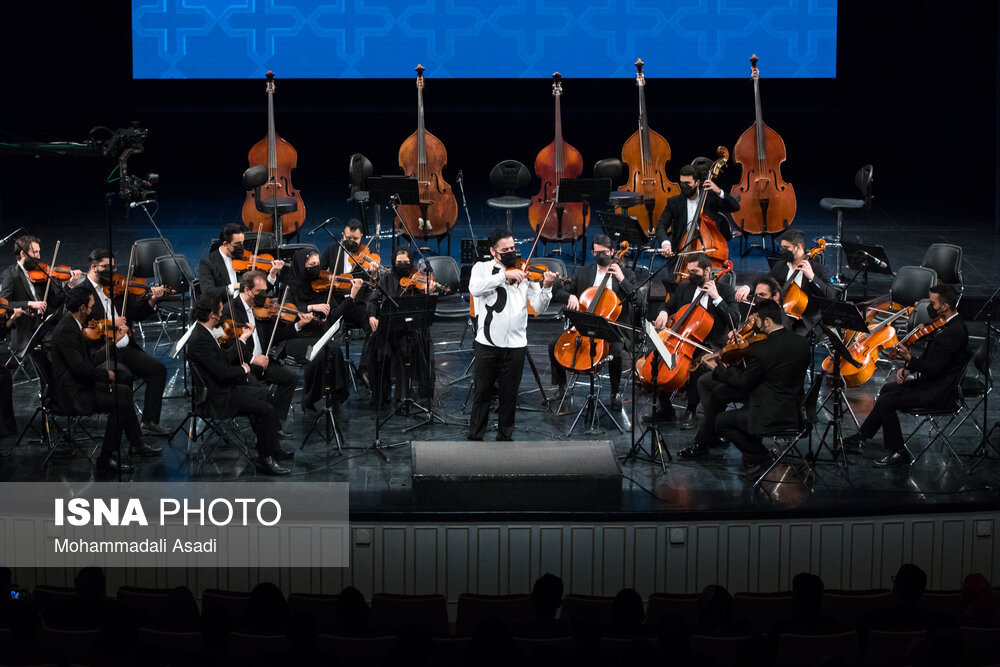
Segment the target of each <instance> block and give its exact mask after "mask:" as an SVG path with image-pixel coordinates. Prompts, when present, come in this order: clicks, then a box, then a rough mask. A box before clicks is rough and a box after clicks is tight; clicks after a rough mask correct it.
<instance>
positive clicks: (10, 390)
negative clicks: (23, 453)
mask: <svg viewBox="0 0 1000 667" xmlns="http://www.w3.org/2000/svg"><path fill="white" fill-rule="evenodd" d="M2 316H3V318H4V319H3V320H2V321H0V339H3V338H6V337H7V334H8V333H9V332H10V330H11V329H13V328H14V327H15V326H17V320H18V318H21V317H24V309H23V308H12V307H10V305H8V306H7V310H5V311H4V314H3V315H2ZM12 435H17V421H16V420H15V419H14V378H13V377H11V374H10V371H9V370H7V365H6V364H5V363H0V438H6V437H8V436H12ZM0 456H9V453H8V452H6V451H3V452H0Z"/></svg>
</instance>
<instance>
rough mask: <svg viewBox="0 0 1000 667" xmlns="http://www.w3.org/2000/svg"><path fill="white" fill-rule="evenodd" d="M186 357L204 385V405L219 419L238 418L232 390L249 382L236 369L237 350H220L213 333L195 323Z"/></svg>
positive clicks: (242, 372) (238, 361)
mask: <svg viewBox="0 0 1000 667" xmlns="http://www.w3.org/2000/svg"><path fill="white" fill-rule="evenodd" d="M187 355H188V359H190V360H191V363H192V364H194V366H195V368H196V369H197V371H198V374H199V376H200V378H201V380H202V381H203V382H204V384H205V389H206V390H207V393H206V397H205V399H204V402H205V403H208V405H209V406H211V408H212V410H213V412H214V413H215V414H216V415H218V416H219V417H228V416H232V415H235V414H237V411H238V410H237V408H238V406H235V405H232V393H233V388H234V387H243V386H246V385H247V384H248V383H250V382H251V380H250V375H249V374H248V373H247V372H246V371H244V370H243V367H242V366H240V365H239V363H240V359H239V352H238V351H237V349H236V346H235V345H231V346H229V347H228V348H222V347H220V346H219V344H218V343H217V342H216V340H215V337H214V336H212V333H211V332H210V331H209V330H208V329H206V328H205V326H204V325H203V324H201V323H200V322H198V323H196V324H195V325H194V330H193V331H192V332H191V337H190V338H189V339H188V342H187ZM247 361H249V359H247Z"/></svg>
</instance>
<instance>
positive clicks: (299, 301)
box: [285, 250, 364, 412]
mask: <svg viewBox="0 0 1000 667" xmlns="http://www.w3.org/2000/svg"><path fill="white" fill-rule="evenodd" d="M319 273H320V258H319V253H318V252H316V251H314V250H299V251H298V252H296V253H295V256H294V257H292V266H291V269H290V270H289V271H288V278H287V280H288V288H289V289H288V298H289V299H290V300H291V301H292V302H293V303H295V305H296V306H297V307H298V308H299V310H303V309H305V310H306V311H307V312H310V313H312V314H313V315H314V317H313V320H312V322H309V323H308V324H306V325H304V326H303V327H302V328H301V329H300V330H299V335H298V336H296V337H294V338H290V339H289V340H288V341H286V342H285V353H286V354H288V355H289V356H290V357H293V358H294V359H296V360H298V361H299V362H301V363H303V364H305V367H304V368H303V384H302V410H303V412H314V411H315V410H316V401H318V400H319V399H320V398H322V397H323V391H324V389H325V388H326V387H327V386H329V388H330V392H331V396H332V398H333V409H334V410H339V409H340V405H341V403H343V402H344V401H346V400H347V396H348V388H349V387H350V385H351V378H350V375H349V374H348V370H347V363H346V362H345V361H344V355H343V353H342V352H341V350H340V344H339V342H338V341H337V336H334V337H333V338H331V339H330V342H329V343H327V351H328V354H327V355H317V356H316V358H315V359H313V360H312V361H309V360H308V358H307V353H308V350H309V348H310V347H312V345H313V344H314V343H315V342H316V341H317V340H318V339H319V338H320V337H321V336H322V335H323V334H324V333H325V332H326V330H327V328H329V327H331V326H334V324H335V323H336V322H337V321H338V320H340V319H341V318H342V317H344V315H345V314H346V313H348V312H350V311H352V310H358V309H360V310H362V312H364V306H363V304H358V294H359V293H360V292H361V290H362V289H363V284H364V281H363V280H361V279H360V278H354V279H353V280H351V286H350V291H349V293H348V294H347V296H346V297H343V298H341V299H340V300H339V303H337V304H336V306H334V307H333V308H331V307H330V304H329V303H328V302H327V295H328V293H329V290H328V289H323V290H317V289H315V288H314V287H313V281H314V280H317V279H318V278H319ZM324 370H325V372H326V377H325V378H324ZM324 380H325V381H324Z"/></svg>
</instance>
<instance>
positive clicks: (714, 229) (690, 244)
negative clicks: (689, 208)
mask: <svg viewBox="0 0 1000 667" xmlns="http://www.w3.org/2000/svg"><path fill="white" fill-rule="evenodd" d="M715 154H716V155H718V156H719V157H718V159H717V160H716V161H715V162H713V163H712V167H711V168H710V169H709V173H708V178H709V179H711V180H713V181H714V180H715V178H716V177H717V176H718V175H719V173H721V172H722V168H723V167H725V166H726V162H727V161H728V160H729V150H728V149H726V147H725V146H719V147H718V148H716V149H715ZM707 198H708V191H707V190H705V189H704V188H702V189H701V192H700V193H699V194H698V208H697V209H695V214H694V217H693V218H692V219H691V221H690V222H688V225H687V227H686V228H685V230H684V236H682V237H681V247H680V248H677V254H682V253H685V254H686V253H688V252H692V251H693V252H704V253H705V254H706V255H708V256H709V257H710V258H711V259H712V266H717V267H719V266H726V263H727V262H729V242H728V241H727V240H726V237H725V236H723V235H722V232H720V231H719V227H718V226H717V225H716V224H715V220H713V219H712V216H710V215H708V214H707V213H705V200H706V199H707ZM676 268H677V272H680V265H679V264H678V267H676Z"/></svg>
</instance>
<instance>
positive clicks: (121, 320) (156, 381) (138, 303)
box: [80, 248, 170, 436]
mask: <svg viewBox="0 0 1000 667" xmlns="http://www.w3.org/2000/svg"><path fill="white" fill-rule="evenodd" d="M113 259H114V258H113V257H112V256H111V253H110V252H108V251H107V250H105V249H103V248H95V249H94V250H91V251H90V254H89V255H88V256H87V260H88V262H89V268H88V269H87V275H86V278H85V279H84V280H81V281H80V285H81V286H83V287H84V288H85V289H87V290H88V291H89V292H90V293H91V294H92V295H93V296H94V308H93V312H92V313H91V319H95V320H102V321H103V320H106V319H112V318H113V319H114V321H115V326H116V327H117V330H118V331H117V333H120V334H122V338H121V340H119V341H118V342H117V343H114V344H113V345H111V346H110V348H111V349H113V350H114V354H115V358H116V360H117V362H118V382H119V384H127V385H128V386H130V387H131V386H132V382H133V378H134V377H139V378H142V379H143V380H144V381H145V382H146V393H145V401H144V402H143V404H142V424H141V428H142V434H143V435H152V436H167V435H170V430H169V429H166V428H163V427H162V426H160V413H161V410H162V407H163V390H164V388H165V387H166V386H167V367H166V366H164V365H163V364H162V363H161V362H160V361H157V360H156V359H154V358H153V357H151V356H150V355H148V354H146V352H145V351H144V350H143V349H142V348H141V347H139V343H138V342H137V341H136V340H135V336H132V335H130V332H131V330H132V329H131V327H132V323H133V322H138V321H141V320H144V319H146V318H147V317H149V316H150V315H152V314H153V313H154V312H156V304H157V302H158V301H159V299H160V298H161V297H162V296H163V294H164V291H165V290H164V288H163V287H162V286H160V285H157V286H155V287H152V288H150V294H149V296H148V297H145V296H134V295H132V294H129V295H128V297H127V298H128V306H127V308H125V315H126V316H125V317H121V315H120V313H121V311H122V301H121V299H122V297H121V296H116V297H115V298H114V299H112V298H111V297H109V296H108V294H107V293H105V291H104V290H105V289H107V290H108V291H111V284H112V282H113V276H114V273H115V268H114V265H113ZM127 293H128V292H126V294H127ZM107 349H108V348H107V347H105V346H104V345H103V344H102V343H101V342H97V343H95V344H93V345H92V346H91V354H92V355H93V357H94V362H95V363H97V364H98V365H101V364H103V363H104V362H105V355H106V353H107ZM111 368H114V364H113V363H112V364H111Z"/></svg>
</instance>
